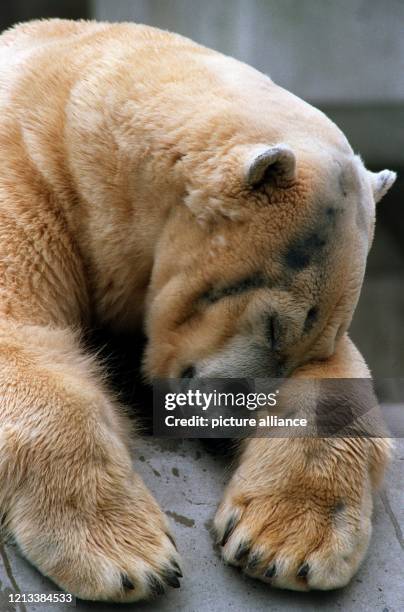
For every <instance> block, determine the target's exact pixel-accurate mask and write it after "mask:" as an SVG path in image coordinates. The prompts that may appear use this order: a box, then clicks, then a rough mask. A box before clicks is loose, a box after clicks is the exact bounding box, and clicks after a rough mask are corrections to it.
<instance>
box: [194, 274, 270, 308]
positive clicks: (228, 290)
mask: <svg viewBox="0 0 404 612" xmlns="http://www.w3.org/2000/svg"><path fill="white" fill-rule="evenodd" d="M268 286H269V283H268V280H267V279H265V278H264V276H263V275H262V274H261V273H257V274H254V275H253V276H247V277H244V278H242V279H240V280H238V281H236V282H233V283H231V284H229V285H225V286H224V287H215V288H212V289H209V290H208V291H205V292H204V293H203V294H202V295H201V296H200V299H201V300H203V301H205V302H209V303H211V304H214V303H215V302H218V301H219V300H221V299H223V298H226V297H232V296H237V295H242V294H244V293H247V292H248V291H252V290H254V289H261V288H262V287H268Z"/></svg>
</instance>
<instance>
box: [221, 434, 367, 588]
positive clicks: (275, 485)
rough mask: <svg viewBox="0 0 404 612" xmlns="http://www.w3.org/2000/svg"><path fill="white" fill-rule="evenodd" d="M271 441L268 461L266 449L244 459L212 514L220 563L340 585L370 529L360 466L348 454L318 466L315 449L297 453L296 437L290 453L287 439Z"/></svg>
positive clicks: (284, 580) (272, 580)
mask: <svg viewBox="0 0 404 612" xmlns="http://www.w3.org/2000/svg"><path fill="white" fill-rule="evenodd" d="M257 442H258V441H256V443H257ZM268 442H269V441H268V440H266V441H265V440H264V441H263V440H261V441H259V442H258V445H260V444H261V445H262V443H266V444H268ZM271 443H272V445H273V447H274V448H273V450H274V451H275V452H274V455H273V456H272V459H273V460H272V461H271V460H270V459H271V454H272V453H267V455H266V457H265V459H264V460H263V462H262V464H260V459H259V456H257V457H256V459H255V462H252V461H251V462H250V459H249V458H247V460H246V461H245V462H244V463H243V462H242V463H241V465H240V467H239V468H238V470H237V471H236V473H235V474H234V476H233V478H232V480H231V482H230V483H229V485H228V488H227V490H226V493H225V496H224V499H223V501H222V503H221V505H220V507H219V509H218V511H217V514H216V517H215V521H214V526H215V531H216V534H217V538H218V542H219V543H220V544H221V546H222V554H223V558H224V560H225V561H226V562H227V563H229V564H232V565H237V566H240V567H241V568H243V571H244V572H245V573H247V574H248V575H250V576H253V577H255V578H259V579H260V580H263V581H265V582H267V583H269V584H270V585H272V586H275V587H279V588H286V589H293V590H301V591H306V590H310V589H335V588H338V587H342V586H344V585H346V584H347V583H348V582H349V580H350V579H351V578H352V576H353V575H354V574H355V572H356V571H357V569H358V567H359V564H360V562H361V561H362V559H363V557H364V555H365V552H366V549H367V547H368V543H369V538H370V534H371V512H372V499H371V494H370V484H369V478H368V474H367V473H366V470H364V469H361V465H360V463H361V462H360V461H359V462H358V461H355V459H354V456H353V455H352V456H351V457H350V458H349V459H350V461H341V463H340V465H338V462H337V461H335V459H336V457H335V456H334V457H333V458H332V461H331V462H329V461H327V460H326V458H325V456H324V463H323V461H322V457H321V454H320V456H318V457H316V455H315V453H314V454H313V455H310V453H308V454H307V455H306V456H304V453H303V454H301V453H299V452H298V450H299V448H298V447H299V446H300V443H299V442H298V443H297V445H296V446H297V448H296V449H295V451H297V452H295V453H294V452H293V450H294V449H293V443H292V442H291V441H289V442H288V441H286V440H282V441H279V440H277V441H275V440H274V441H271ZM288 443H289V449H288ZM276 447H278V448H277V451H278V453H279V454H278V455H277V454H276ZM312 450H313V449H312ZM290 452H292V455H290ZM299 454H300V461H299V460H297V457H299ZM331 454H332V453H330V455H331ZM264 456H265V453H264ZM250 458H251V457H250ZM350 463H351V465H350ZM299 464H300V465H299ZM346 470H348V471H346ZM349 470H350V472H349Z"/></svg>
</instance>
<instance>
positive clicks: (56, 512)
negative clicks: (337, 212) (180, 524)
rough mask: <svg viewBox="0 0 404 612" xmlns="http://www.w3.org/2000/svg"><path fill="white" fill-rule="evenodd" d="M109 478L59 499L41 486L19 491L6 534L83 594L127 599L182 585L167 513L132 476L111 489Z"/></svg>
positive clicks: (51, 575) (32, 558)
mask: <svg viewBox="0 0 404 612" xmlns="http://www.w3.org/2000/svg"><path fill="white" fill-rule="evenodd" d="M110 477H111V474H109V475H108V474H104V476H103V478H104V481H103V479H100V480H99V482H98V483H97V482H94V483H93V488H92V489H86V490H82V491H81V492H80V493H79V494H77V493H76V494H75V495H72V496H71V497H67V498H66V497H65V498H64V499H63V500H61V499H57V497H56V496H52V492H51V491H46V487H42V490H39V491H36V492H34V491H32V490H31V491H30V492H26V493H25V494H23V495H20V496H19V499H18V501H17V502H16V503H15V505H14V507H13V509H12V510H11V511H10V514H9V516H8V519H9V520H8V531H9V533H10V534H11V536H12V537H13V539H14V540H15V541H16V543H17V544H18V546H19V548H20V549H21V551H22V553H23V554H24V556H25V557H26V558H27V559H28V560H29V561H31V563H33V564H34V565H35V566H36V567H37V568H38V569H39V570H40V571H41V572H42V573H43V574H45V575H46V576H48V577H49V578H51V579H52V580H53V581H54V582H56V584H58V585H59V586H60V587H61V588H62V589H63V590H65V591H67V592H69V593H72V594H73V595H75V596H76V597H79V598H81V599H89V600H102V601H116V602H129V601H137V600H141V599H148V598H152V597H154V596H156V595H160V594H162V593H163V592H164V591H165V589H166V588H167V587H168V586H171V587H174V588H177V587H179V586H180V582H179V578H180V577H181V576H182V574H181V570H180V567H179V555H178V552H177V550H176V547H175V544H174V541H173V539H172V537H171V536H170V533H169V529H168V524H167V519H166V517H165V515H164V514H163V513H162V511H161V510H160V509H159V507H158V505H157V504H156V502H155V501H154V499H153V497H152V496H151V494H150V493H149V492H148V491H147V489H146V488H145V486H144V485H143V483H142V481H141V480H140V479H139V478H138V477H137V476H136V475H128V478H127V481H126V483H125V486H124V487H122V486H116V488H114V487H113V486H111V485H112V484H113V482H112V481H111V482H109V478H110ZM76 484H77V486H79V485H80V483H79V482H77V483H76ZM122 484H124V483H122V482H121V485H122ZM115 485H118V483H115ZM39 489H41V487H39ZM38 492H39V493H41V495H40V496H38ZM43 495H46V497H43Z"/></svg>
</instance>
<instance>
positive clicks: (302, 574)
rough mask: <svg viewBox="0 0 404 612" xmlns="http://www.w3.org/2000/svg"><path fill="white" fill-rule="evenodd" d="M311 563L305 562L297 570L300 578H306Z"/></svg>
mask: <svg viewBox="0 0 404 612" xmlns="http://www.w3.org/2000/svg"><path fill="white" fill-rule="evenodd" d="M309 569H310V567H309V564H308V563H304V564H303V565H302V566H301V567H300V569H299V571H298V572H297V575H298V576H299V578H306V576H307V574H308V573H309Z"/></svg>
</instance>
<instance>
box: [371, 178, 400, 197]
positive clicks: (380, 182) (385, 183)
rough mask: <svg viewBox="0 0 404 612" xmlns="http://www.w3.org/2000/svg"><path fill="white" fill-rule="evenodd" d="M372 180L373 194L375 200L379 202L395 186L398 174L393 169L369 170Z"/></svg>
mask: <svg viewBox="0 0 404 612" xmlns="http://www.w3.org/2000/svg"><path fill="white" fill-rule="evenodd" d="M369 174H370V180H371V182H372V189H373V196H374V198H375V202H376V203H377V202H379V201H380V200H381V199H382V197H383V196H385V195H386V193H387V192H388V190H389V189H390V187H392V186H393V184H394V181H395V180H396V178H397V174H396V173H395V172H393V171H392V170H382V171H381V172H369Z"/></svg>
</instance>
